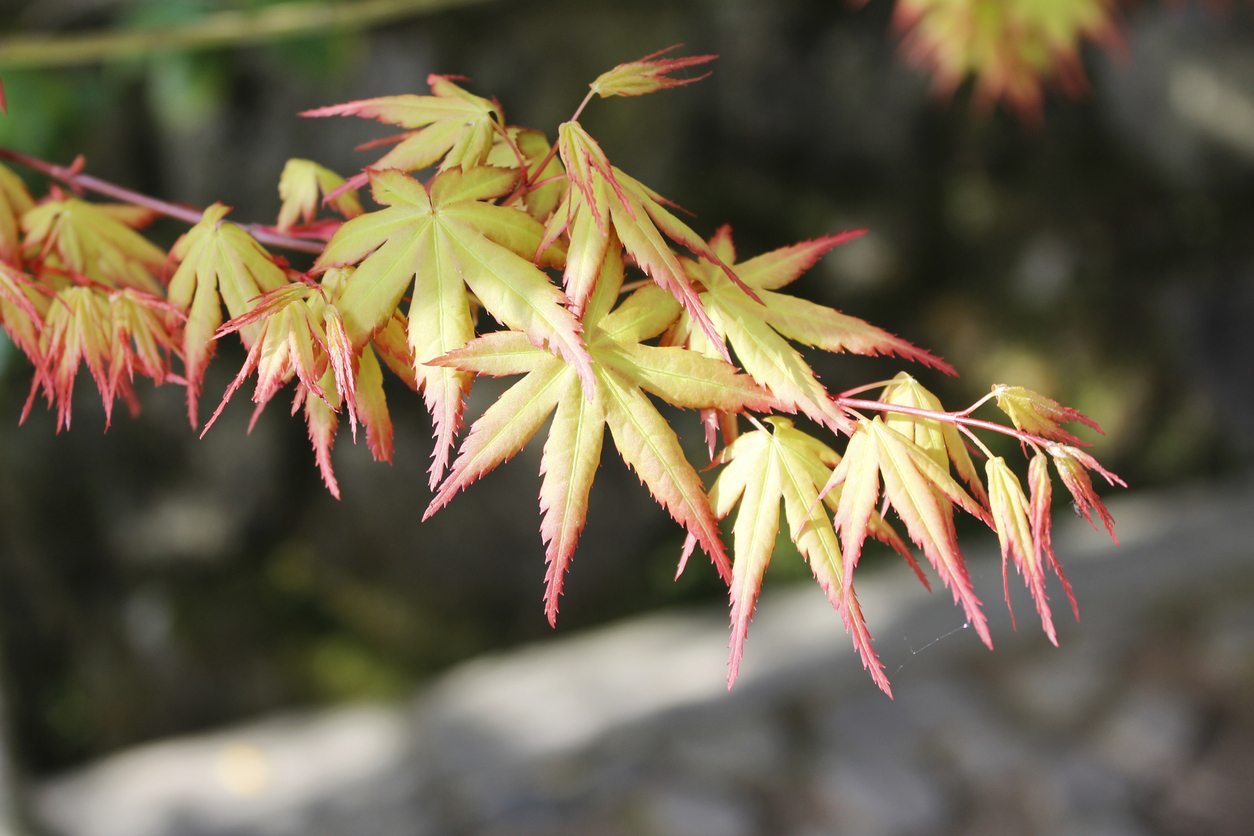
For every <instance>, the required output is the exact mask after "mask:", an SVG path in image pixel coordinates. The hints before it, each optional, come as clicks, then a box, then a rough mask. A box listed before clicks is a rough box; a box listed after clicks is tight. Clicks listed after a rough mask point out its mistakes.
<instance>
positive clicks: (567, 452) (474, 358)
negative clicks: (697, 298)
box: [424, 250, 771, 621]
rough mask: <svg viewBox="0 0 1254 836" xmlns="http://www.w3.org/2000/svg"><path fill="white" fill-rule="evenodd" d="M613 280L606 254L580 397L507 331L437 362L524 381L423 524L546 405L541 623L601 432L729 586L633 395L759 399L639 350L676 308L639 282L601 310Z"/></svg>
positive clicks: (574, 537)
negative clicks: (588, 379) (588, 371)
mask: <svg viewBox="0 0 1254 836" xmlns="http://www.w3.org/2000/svg"><path fill="white" fill-rule="evenodd" d="M622 281H623V267H622V259H621V256H620V255H619V254H618V253H617V252H615V251H614V250H611V252H610V254H609V255H608V257H607V259H606V261H605V265H604V268H603V270H602V272H601V275H600V277H599V279H598V282H597V285H598V286H597V288H596V292H595V293H594V294H593V296H592V298H591V299H590V300H589V302H588V306H587V309H586V311H585V314H584V328H585V336H586V338H587V341H588V351H589V354H590V357H591V366H592V369H593V372H594V373H595V375H596V381H597V385H596V387H595V388H594V389H593V394H592V397H591V398H589V397H588V396H587V395H588V393H587V388H586V387H582V388H581V387H580V385H579V382H578V379H577V377H576V370H575V368H574V367H573V366H572V365H570V363H569V362H568V361H566V360H565V359H564V358H560V357H554V356H552V355H550V354H548V353H547V352H543V351H540V350H538V349H536V348H535V347H534V346H532V345H531V344H530V342H529V341H528V340H527V339H526V338H525V337H524V336H523V335H521V334H518V333H511V332H505V333H496V334H488V335H485V336H483V337H480V338H478V339H476V340H474V341H473V342H471V343H470V344H469V345H467V346H466V347H465V348H462V349H459V350H456V351H453V352H451V353H450V354H449V355H448V356H447V357H445V358H443V359H441V360H439V361H438V362H439V363H441V364H447V365H448V366H449V367H452V368H457V369H461V370H462V371H465V372H472V373H477V374H491V375H502V374H504V375H510V374H524V373H525V374H526V376H525V377H524V378H523V379H522V380H521V381H519V382H518V383H516V384H514V385H513V386H512V387H511V388H510V389H509V390H507V391H506V392H505V394H503V395H502V396H501V398H500V399H499V400H498V401H497V402H496V403H494V404H493V405H492V406H490V407H489V408H488V409H487V411H485V412H484V414H483V415H482V416H481V417H480V418H479V420H477V421H476V422H475V423H474V425H473V426H472V427H471V429H470V433H469V435H467V437H466V439H465V441H464V442H463V443H462V446H461V451H460V452H459V454H458V457H457V460H456V462H454V464H453V467H452V469H451V471H450V472H449V475H448V477H447V478H446V479H445V480H444V482H443V484H441V485H440V488H439V490H438V491H437V492H436V495H435V498H434V499H432V501H431V504H430V505H429V506H428V507H427V511H426V513H425V515H424V519H425V518H426V517H429V516H430V515H431V514H433V513H434V512H435V511H437V510H439V509H440V508H442V507H443V506H444V505H446V504H447V503H448V502H449V501H450V500H451V499H452V498H453V496H454V495H456V494H457V492H458V491H460V490H462V489H463V488H465V487H467V486H469V485H470V484H471V483H473V482H474V481H476V480H477V479H479V478H480V477H481V476H483V475H484V474H486V473H488V472H489V471H491V470H492V469H494V468H495V467H496V466H497V465H498V464H500V463H501V462H503V461H505V460H507V459H509V458H511V457H513V456H514V455H515V454H516V453H517V452H518V451H519V450H521V449H522V448H523V446H524V445H526V443H527V442H528V441H529V440H530V439H531V438H532V437H533V436H534V435H535V434H536V433H537V432H538V431H539V429H540V427H541V426H542V425H543V424H544V422H545V421H546V420H547V419H548V417H549V415H550V414H551V413H553V411H554V410H555V409H556V410H557V416H556V417H555V418H554V422H553V425H552V427H551V429H550V431H549V440H548V441H547V442H546V444H545V451H544V460H543V470H544V482H543V485H542V487H541V492H540V496H541V510H542V512H543V514H544V518H543V522H542V525H541V534H542V536H543V538H544V540H545V543H546V559H547V561H548V565H549V569H548V572H547V581H546V582H547V590H546V593H545V609H546V612H547V614H548V617H549V619H550V621H552V620H554V619H555V618H556V616H557V605H558V598H559V596H560V595H561V588H562V579H563V576H564V573H565V571H566V570H567V569H568V568H569V565H570V561H571V557H572V556H573V554H574V549H575V545H576V543H577V541H578V537H579V533H580V531H581V530H582V528H583V524H584V520H585V518H586V515H587V501H588V492H589V490H590V489H591V486H592V477H593V474H594V473H595V471H596V467H597V463H598V462H599V456H600V449H601V443H602V441H601V440H602V437H603V434H604V431H605V429H606V428H607V427H608V429H609V431H610V435H611V437H612V438H613V440H614V446H615V448H616V449H617V451H618V453H619V455H620V456H621V457H622V459H623V461H624V462H626V464H627V465H628V466H629V467H630V468H631V469H632V470H634V471H635V472H636V475H637V476H639V477H640V479H641V481H642V482H643V483H644V484H645V486H646V487H647V488H648V489H649V492H650V494H652V496H653V497H654V499H655V500H656V501H657V502H658V504H660V505H661V506H662V507H663V508H665V509H666V510H667V511H668V512H669V513H670V514H671V516H672V517H674V519H675V520H676V521H677V522H679V523H680V525H682V526H683V527H684V528H685V529H687V530H688V531H689V532H690V533H691V534H692V535H693V536H694V537H695V538H696V541H697V542H699V543H700V545H701V547H702V549H703V550H704V551H705V552H706V553H707V554H709V555H710V557H711V559H712V560H713V562H714V565H715V566H716V567H717V568H718V570H719V572H720V574H722V575H723V576H724V577H725V578H726V579H727V580H728V581H730V579H731V567H730V564H729V562H728V560H727V556H726V554H725V553H724V550H723V545H722V543H721V541H720V540H719V536H718V527H717V524H716V522H715V519H714V515H713V513H712V512H711V510H710V505H709V502H708V500H707V498H706V495H705V488H704V486H703V485H702V483H701V479H700V477H698V476H697V473H696V471H695V470H693V468H692V465H691V464H689V463H688V461H687V459H686V458H685V456H684V453H683V449H682V448H681V446H680V444H679V439H678V438H677V437H676V436H675V433H674V431H673V430H672V429H671V428H670V426H669V425H668V424H667V422H666V420H665V419H664V418H663V417H662V415H661V414H660V413H659V412H658V411H657V408H656V407H655V406H654V405H653V404H652V402H651V401H650V400H649V398H648V397H647V396H646V394H645V392H649V393H651V394H654V395H656V396H658V397H661V398H662V399H664V400H671V401H672V402H673V403H676V405H682V406H692V407H701V406H706V407H711V406H718V408H720V409H723V410H726V411H739V410H741V409H759V410H760V409H768V408H770V405H771V399H770V397H769V396H768V395H767V394H766V393H765V392H763V391H762V390H761V389H760V388H759V387H757V386H756V385H755V384H754V383H753V382H752V381H751V380H749V378H747V377H745V376H744V375H740V374H737V373H736V371H735V370H734V369H733V368H731V367H730V366H728V365H726V364H725V363H723V362H722V361H720V360H712V359H709V358H705V357H698V356H692V357H688V356H683V357H680V356H677V355H676V354H675V350H668V349H663V348H658V347H655V346H648V345H643V344H641V343H640V340H644V339H649V338H650V337H653V336H656V335H657V334H658V333H659V332H661V331H662V330H663V329H665V328H666V327H667V326H668V325H669V324H670V320H671V319H673V316H674V314H675V312H676V308H675V307H674V306H673V303H670V300H669V299H667V298H666V297H665V296H661V297H659V296H658V295H657V290H656V288H654V287H652V286H648V287H644V288H641V289H640V290H637V291H636V292H635V293H633V294H632V295H631V296H629V297H627V299H625V300H624V301H623V302H622V304H621V305H619V306H618V308H617V309H615V310H613V311H610V312H608V313H607V311H609V308H610V305H611V304H612V302H613V300H614V299H615V298H616V297H617V295H618V290H619V287H620V286H621V285H622ZM659 298H660V300H662V301H664V302H666V303H667V304H668V306H670V309H671V312H670V316H669V317H650V316H649V315H646V314H645V311H647V310H650V309H652V308H653V306H654V305H655V304H656V303H657V302H658V301H659Z"/></svg>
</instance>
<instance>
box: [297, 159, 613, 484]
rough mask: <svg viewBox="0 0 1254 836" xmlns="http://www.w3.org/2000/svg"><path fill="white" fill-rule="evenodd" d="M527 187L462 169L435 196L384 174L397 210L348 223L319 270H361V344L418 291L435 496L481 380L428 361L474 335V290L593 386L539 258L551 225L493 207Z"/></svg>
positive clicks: (355, 291) (415, 309)
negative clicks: (474, 385) (543, 233)
mask: <svg viewBox="0 0 1254 836" xmlns="http://www.w3.org/2000/svg"><path fill="white" fill-rule="evenodd" d="M517 178H518V172H517V171H512V170H507V169H498V168H475V169H470V170H469V171H464V172H463V171H462V170H461V169H452V170H449V171H445V172H443V173H441V174H440V175H438V176H437V177H436V178H435V179H434V180H432V182H431V185H430V187H427V186H424V185H423V184H422V183H420V182H418V181H417V180H415V179H413V178H412V177H409V176H407V175H405V174H402V173H401V172H399V171H382V172H377V173H375V174H373V175H372V176H371V189H372V193H373V195H374V199H375V201H376V202H378V203H380V204H382V205H383V206H384V207H385V208H383V209H381V210H379V211H377V212H370V213H367V214H365V215H362V216H360V217H358V218H354V219H352V220H350V221H347V222H345V224H344V225H343V226H342V227H340V228H339V230H337V231H336V233H335V236H334V237H333V238H332V239H331V241H330V243H328V244H327V248H326V250H324V251H323V253H322V255H321V256H319V257H318V260H317V262H316V263H315V265H314V268H313V272H315V273H317V272H319V271H322V270H325V269H327V268H328V267H333V266H344V265H351V264H356V265H357V270H356V271H355V272H354V273H353V275H352V277H351V278H350V279H349V280H348V285H347V287H346V288H345V290H344V293H343V295H342V296H341V297H340V300H339V303H338V308H339V310H340V313H341V314H342V315H343V318H344V325H345V327H346V328H347V331H348V335H349V338H350V339H351V340H352V342H353V344H354V345H361V344H362V343H363V342H364V341H365V340H367V339H369V337H370V336H371V335H372V334H373V333H374V332H375V330H376V329H377V328H379V327H380V326H381V325H383V324H384V323H386V322H388V321H389V320H390V319H391V317H392V314H393V312H394V311H395V310H396V306H397V305H398V304H399V303H400V301H401V298H402V297H403V296H404V295H405V292H406V291H407V290H409V289H410V288H411V287H412V288H413V290H412V293H411V296H410V304H409V311H408V319H409V342H410V346H411V347H412V349H413V355H414V361H415V366H414V369H415V372H416V374H417V377H418V381H419V383H420V385H421V386H422V390H423V397H424V399H425V400H426V404H427V409H428V410H429V411H430V412H431V415H432V417H433V419H434V422H435V427H436V450H435V454H434V459H433V462H432V465H431V485H432V487H434V486H435V484H436V483H437V482H438V481H439V478H440V476H441V475H442V474H443V472H444V469H445V466H446V465H447V462H448V457H449V453H450V451H451V449H452V446H453V438H454V436H455V435H456V433H457V430H458V428H459V427H460V425H461V417H462V403H463V400H464V397H465V393H466V390H467V389H468V388H469V386H470V375H469V374H467V373H466V372H464V371H459V370H458V369H455V368H450V367H443V366H434V365H431V364H430V363H429V362H428V361H430V360H432V359H433V358H436V357H440V356H443V355H445V354H447V353H448V352H449V351H452V350H453V349H455V348H460V347H461V346H463V345H465V344H466V343H467V342H468V341H469V340H470V339H471V338H472V337H474V320H473V317H472V315H471V307H470V297H469V295H468V293H467V288H469V289H470V290H471V291H473V293H474V295H475V297H476V298H477V299H478V301H479V302H480V303H481V304H482V305H483V307H484V308H485V309H486V310H487V311H488V313H490V314H491V315H492V316H493V317H495V318H496V319H497V320H498V321H500V322H503V323H505V324H506V325H507V326H508V327H510V328H512V329H514V330H517V331H521V332H523V333H524V334H526V335H527V336H528V338H529V339H530V340H531V341H532V342H533V343H535V344H536V345H547V346H549V347H550V348H551V349H552V350H554V351H556V352H557V353H558V354H560V355H561V356H562V357H563V358H564V359H565V360H567V361H568V362H569V363H571V365H572V366H573V367H574V369H575V370H576V371H577V372H578V373H579V376H580V377H581V378H582V379H583V380H584V383H585V384H587V385H588V386H591V385H592V369H591V364H590V361H589V359H588V352H587V349H586V348H585V347H584V344H583V341H582V339H581V338H580V327H579V322H578V321H577V320H576V319H575V317H574V316H573V315H572V314H571V312H570V311H569V310H567V308H566V307H565V305H564V304H563V303H564V302H565V297H564V296H563V295H562V292H561V291H560V290H559V289H558V288H556V287H554V286H553V284H552V282H550V281H549V277H548V276H547V275H546V274H545V273H544V272H543V271H542V270H540V269H539V268H537V267H536V266H535V265H534V264H532V263H531V262H530V261H529V260H528V258H529V257H530V256H531V255H532V254H533V253H535V251H536V247H537V245H538V243H539V241H540V229H541V228H540V225H539V223H537V222H536V221H535V220H534V219H532V218H531V217H530V216H529V215H527V213H526V212H523V211H522V210H520V209H516V208H509V207H504V206H497V205H495V204H492V203H488V202H487V201H488V200H491V199H492V198H496V197H500V196H501V195H504V194H506V193H507V192H508V191H509V190H510V188H511V187H512V186H513V185H514V182H515V181H516V180H517ZM519 253H526V255H527V258H524V257H522V256H521V255H519Z"/></svg>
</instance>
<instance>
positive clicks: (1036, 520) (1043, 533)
mask: <svg viewBox="0 0 1254 836" xmlns="http://www.w3.org/2000/svg"><path fill="white" fill-rule="evenodd" d="M1028 485H1029V486H1030V488H1031V496H1030V497H1029V499H1028V513H1029V515H1030V516H1031V520H1032V541H1033V546H1034V548H1035V549H1036V564H1037V565H1038V566H1041V565H1046V564H1048V566H1049V568H1050V569H1052V570H1053V572H1054V574H1055V575H1057V576H1058V580H1059V582H1060V583H1062V589H1063V592H1065V593H1066V595H1067V600H1068V601H1070V603H1071V612H1072V614H1073V615H1074V616H1075V619H1076V621H1079V620H1080V607H1079V605H1078V604H1076V600H1075V593H1074V592H1073V591H1072V589H1071V582H1070V581H1068V580H1067V575H1066V574H1065V573H1064V572H1063V570H1062V564H1061V563H1059V562H1058V556H1057V555H1055V554H1054V544H1053V536H1052V532H1051V525H1052V523H1053V520H1052V519H1051V517H1050V508H1051V507H1052V505H1053V490H1054V488H1053V485H1052V484H1051V482H1050V480H1049V460H1048V458H1047V457H1046V456H1045V454H1044V453H1042V452H1040V451H1037V453H1036V455H1034V456H1033V457H1032V462H1031V463H1030V464H1029V465H1028Z"/></svg>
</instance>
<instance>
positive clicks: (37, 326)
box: [0, 261, 48, 374]
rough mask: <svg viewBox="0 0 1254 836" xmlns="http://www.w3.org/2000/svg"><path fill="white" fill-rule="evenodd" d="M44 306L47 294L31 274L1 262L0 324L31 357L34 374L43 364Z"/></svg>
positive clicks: (24, 352) (46, 302)
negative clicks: (41, 342)
mask: <svg viewBox="0 0 1254 836" xmlns="http://www.w3.org/2000/svg"><path fill="white" fill-rule="evenodd" d="M47 307H48V299H47V297H46V296H44V295H43V294H41V293H40V292H39V290H38V287H37V285H36V284H35V282H34V281H33V280H32V279H31V277H30V276H28V275H27V274H25V273H23V272H22V271H21V270H19V269H18V268H17V267H14V266H12V265H10V264H7V263H5V262H4V261H0V326H3V327H4V330H5V333H7V334H8V335H9V339H11V340H13V344H14V345H16V346H17V347H18V348H19V349H21V351H22V353H23V354H25V355H26V356H27V357H28V358H30V361H31V362H32V363H33V364H34V365H35V369H36V374H39V370H40V369H42V367H43V361H42V359H41V355H40V353H39V334H40V332H41V331H42V330H43V312H42V311H41V310H40V309H41V308H42V309H44V310H46V309H47Z"/></svg>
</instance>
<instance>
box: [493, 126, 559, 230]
mask: <svg viewBox="0 0 1254 836" xmlns="http://www.w3.org/2000/svg"><path fill="white" fill-rule="evenodd" d="M505 133H506V137H507V138H508V139H509V142H500V143H497V144H496V145H493V146H492V151H491V152H490V153H489V154H488V159H487V164H488V165H490V166H497V167H499V168H520V167H521V164H525V166H526V169H527V176H526V178H525V180H524V184H525V185H527V188H526V189H525V190H524V192H523V203H524V205H525V206H526V208H527V214H528V215H530V216H531V217H533V218H535V219H536V220H537V221H540V222H541V223H543V222H544V221H545V220H546V219H548V218H549V216H551V215H552V214H553V212H554V211H555V210H556V209H557V206H558V204H559V203H561V200H562V194H563V192H564V189H565V186H564V185H563V184H562V183H561V182H560V181H561V179H562V175H563V174H564V173H565V172H564V171H563V170H562V163H561V161H560V160H559V159H558V158H557V155H556V154H553V153H552V151H553V146H552V145H550V144H549V140H548V139H547V138H546V137H545V135H544V134H543V133H541V132H540V131H535V130H531V129H529V128H519V127H515V126H513V125H511V126H510V127H508V128H506V129H505ZM520 156H521V158H522V159H521V164H520V160H519V157H520ZM508 202H509V201H506V203H508Z"/></svg>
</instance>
